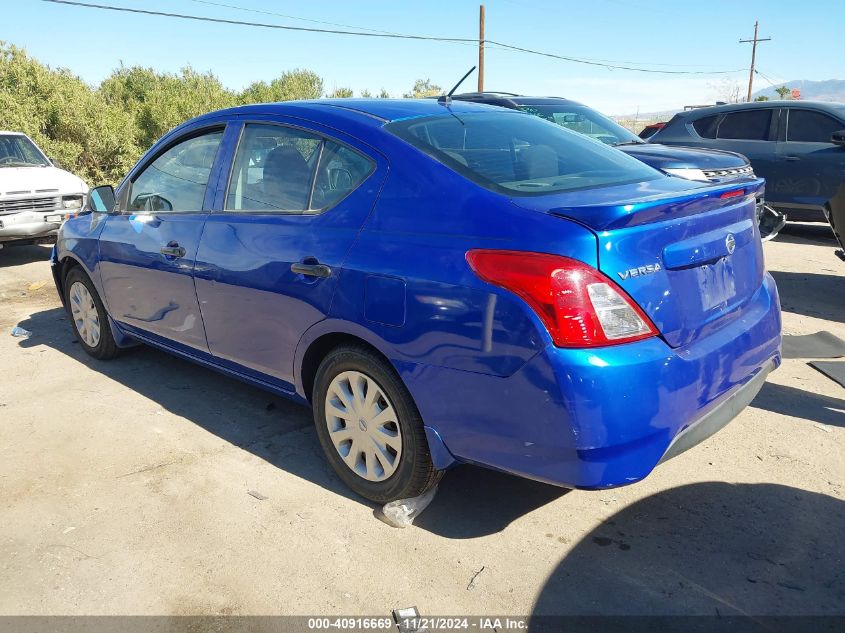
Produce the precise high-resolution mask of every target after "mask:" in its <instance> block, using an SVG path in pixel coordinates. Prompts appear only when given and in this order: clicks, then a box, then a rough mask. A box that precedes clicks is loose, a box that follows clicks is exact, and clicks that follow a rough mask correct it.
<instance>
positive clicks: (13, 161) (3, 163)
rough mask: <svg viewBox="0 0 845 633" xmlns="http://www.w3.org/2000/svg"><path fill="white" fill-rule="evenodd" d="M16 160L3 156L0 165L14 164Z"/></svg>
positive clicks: (12, 157)
mask: <svg viewBox="0 0 845 633" xmlns="http://www.w3.org/2000/svg"><path fill="white" fill-rule="evenodd" d="M16 162H18V159H17V158H15V157H14V156H3V157H2V158H0V165H5V164H6V163H16Z"/></svg>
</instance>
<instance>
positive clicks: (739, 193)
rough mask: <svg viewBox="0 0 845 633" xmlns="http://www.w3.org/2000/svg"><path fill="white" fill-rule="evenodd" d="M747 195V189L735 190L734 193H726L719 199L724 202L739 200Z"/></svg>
mask: <svg viewBox="0 0 845 633" xmlns="http://www.w3.org/2000/svg"><path fill="white" fill-rule="evenodd" d="M744 195H745V189H734V190H733V191H726V192H725V193H723V194H721V195H720V196H719V197H720V198H722V199H723V200H724V199H725V198H739V197H740V196H744Z"/></svg>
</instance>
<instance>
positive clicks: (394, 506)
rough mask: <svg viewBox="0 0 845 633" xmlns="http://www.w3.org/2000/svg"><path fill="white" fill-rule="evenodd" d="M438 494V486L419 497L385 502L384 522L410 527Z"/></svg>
mask: <svg viewBox="0 0 845 633" xmlns="http://www.w3.org/2000/svg"><path fill="white" fill-rule="evenodd" d="M436 494H437V486H435V487H434V488H432V489H431V490H429V491H427V492H424V493H423V494H421V495H420V496H419V497H412V498H411V499H397V500H396V501H391V502H389V503H386V504H384V507H383V508H382V509H381V512H382V515H383V518H384V522H385V523H387V524H388V525H392V526H393V527H398V528H405V527H408V526H409V525H411V524H412V523H413V522H414V519H416V518H417V517H418V516H419V515H420V513H421V512H422V511H423V510H425V509H426V508H427V507H428V505H429V504H430V503H431V501H432V500H433V499H434V495H436Z"/></svg>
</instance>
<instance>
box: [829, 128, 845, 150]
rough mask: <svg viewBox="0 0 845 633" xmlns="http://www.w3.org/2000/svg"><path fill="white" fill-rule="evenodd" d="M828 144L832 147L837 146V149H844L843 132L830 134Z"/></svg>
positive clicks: (844, 134) (844, 131)
mask: <svg viewBox="0 0 845 633" xmlns="http://www.w3.org/2000/svg"><path fill="white" fill-rule="evenodd" d="M830 142H831V143H833V144H834V145H839V147H845V130H839V131H838V132H834V133H833V134H831V136H830Z"/></svg>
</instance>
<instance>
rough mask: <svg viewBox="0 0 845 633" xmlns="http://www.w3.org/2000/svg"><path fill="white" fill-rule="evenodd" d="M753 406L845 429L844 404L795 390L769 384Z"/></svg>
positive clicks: (836, 399)
mask: <svg viewBox="0 0 845 633" xmlns="http://www.w3.org/2000/svg"><path fill="white" fill-rule="evenodd" d="M751 406H752V407H755V408H757V409H765V410H766V411H772V412H773V413H780V414H781V415H787V416H790V417H793V418H795V419H799V420H804V421H806V422H817V423H819V424H828V425H831V426H843V427H845V400H841V399H839V398H833V397H831V396H825V395H822V394H819V393H812V392H811V391H804V390H803V389H798V388H796V387H788V386H786V385H778V384H775V383H772V382H767V383H766V384H764V385H763V388H762V389H761V390H760V393H759V394H757V397H756V398H754V400H753V401H752V402H751Z"/></svg>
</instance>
